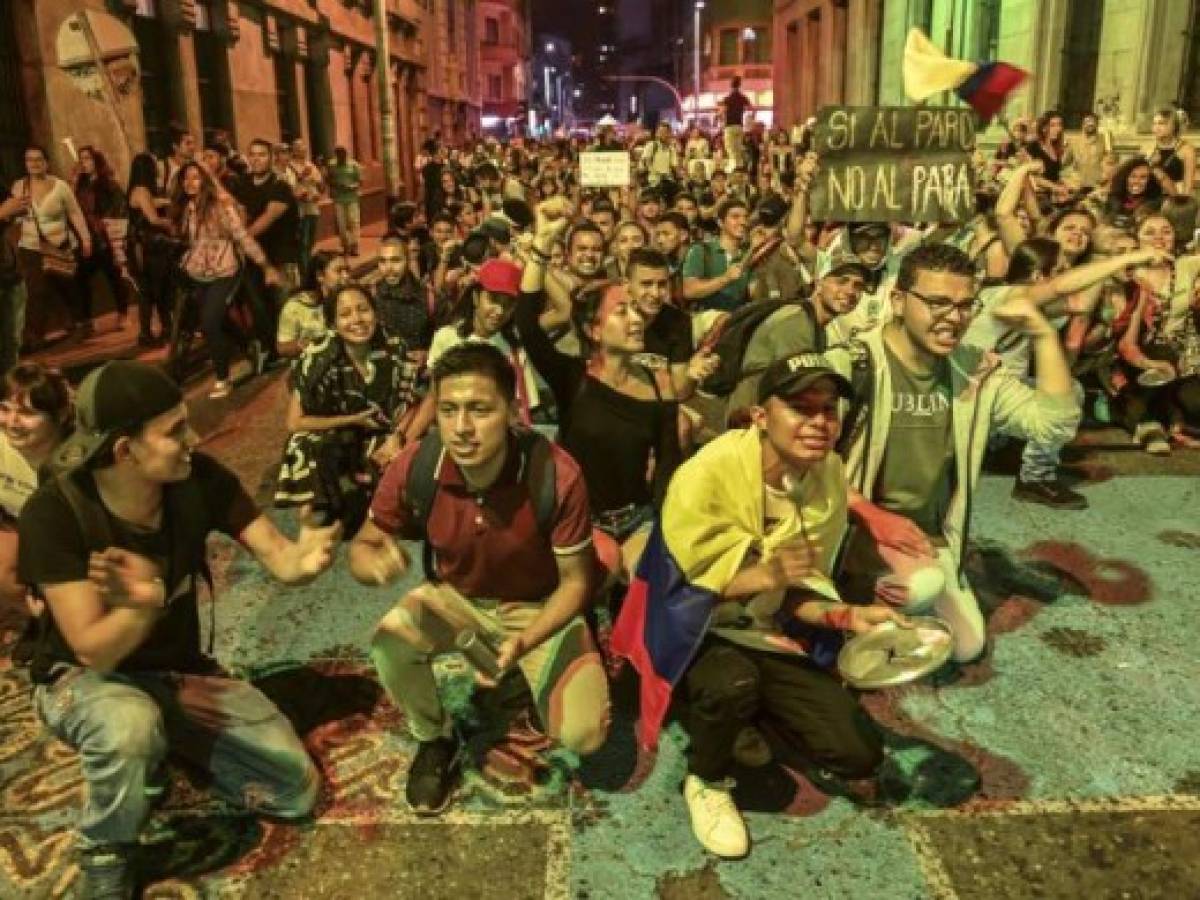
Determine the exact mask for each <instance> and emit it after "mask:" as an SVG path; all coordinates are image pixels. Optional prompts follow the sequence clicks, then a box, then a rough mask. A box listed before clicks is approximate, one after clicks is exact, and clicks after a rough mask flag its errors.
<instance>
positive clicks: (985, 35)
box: [975, 0, 1000, 61]
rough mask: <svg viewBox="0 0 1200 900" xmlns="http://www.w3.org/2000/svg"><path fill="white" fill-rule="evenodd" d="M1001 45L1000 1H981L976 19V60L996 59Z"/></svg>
mask: <svg viewBox="0 0 1200 900" xmlns="http://www.w3.org/2000/svg"><path fill="white" fill-rule="evenodd" d="M999 45H1000V0H980V3H979V8H978V10H977V11H976V19H975V59H980V60H985V61H987V60H993V59H995V58H996V50H997V49H998V47H999Z"/></svg>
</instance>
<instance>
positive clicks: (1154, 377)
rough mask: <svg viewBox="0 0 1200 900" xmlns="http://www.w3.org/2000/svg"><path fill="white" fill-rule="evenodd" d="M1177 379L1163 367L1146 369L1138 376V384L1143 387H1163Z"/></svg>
mask: <svg viewBox="0 0 1200 900" xmlns="http://www.w3.org/2000/svg"><path fill="white" fill-rule="evenodd" d="M1174 380H1175V379H1174V378H1173V377H1172V376H1170V375H1168V374H1167V373H1166V372H1164V371H1163V370H1162V369H1146V370H1145V371H1143V372H1142V374H1140V375H1139V376H1138V384H1140V385H1141V386H1142V387H1162V386H1163V385H1164V384H1170V383H1171V382H1172V381H1174Z"/></svg>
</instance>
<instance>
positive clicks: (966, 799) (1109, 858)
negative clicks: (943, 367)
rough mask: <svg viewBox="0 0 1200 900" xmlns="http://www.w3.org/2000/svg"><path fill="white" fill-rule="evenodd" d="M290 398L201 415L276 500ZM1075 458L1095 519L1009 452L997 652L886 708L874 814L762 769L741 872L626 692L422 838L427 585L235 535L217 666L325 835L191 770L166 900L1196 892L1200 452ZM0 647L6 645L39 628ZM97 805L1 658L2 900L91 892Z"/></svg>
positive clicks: (182, 784)
mask: <svg viewBox="0 0 1200 900" xmlns="http://www.w3.org/2000/svg"><path fill="white" fill-rule="evenodd" d="M284 390H285V388H284V384H283V378H282V376H279V375H276V376H274V377H273V378H270V379H255V380H252V381H250V382H248V383H246V384H244V385H242V386H241V387H240V388H239V389H238V390H237V391H236V392H235V394H234V396H233V397H231V398H230V399H229V400H226V401H221V402H219V403H212V402H211V401H207V400H206V399H197V400H195V401H194V402H193V404H192V406H193V413H194V415H195V417H196V420H197V422H198V423H199V424H200V427H201V431H202V433H203V434H204V435H205V437H206V443H205V449H206V450H207V451H209V452H212V453H214V454H215V455H217V456H218V457H220V458H221V459H223V460H225V461H226V462H228V463H229V464H230V465H232V466H233V467H234V468H235V469H236V470H237V471H238V473H239V475H240V476H241V477H242V479H243V481H244V482H245V483H246V485H247V486H248V488H249V489H250V490H251V491H252V492H253V493H255V494H256V495H257V496H258V497H259V499H260V501H265V500H267V499H268V498H269V492H270V483H271V478H272V472H273V467H274V465H276V464H277V462H278V459H279V454H280V450H281V448H282V446H283V440H284V430H283V425H282V417H283V405H284V399H285V398H284ZM1068 460H1069V471H1070V472H1071V474H1072V475H1073V476H1074V477H1075V478H1077V479H1079V481H1080V485H1079V488H1080V490H1082V491H1083V493H1084V494H1085V495H1086V496H1087V497H1088V499H1089V500H1090V501H1091V508H1090V509H1088V510H1086V511H1083V512H1054V511H1051V510H1047V509H1045V508H1042V507H1037V506H1030V505H1026V504H1020V503H1017V502H1016V501H1013V500H1012V499H1011V498H1010V497H1009V491H1010V489H1011V486H1012V475H1011V465H1010V464H1011V459H1001V460H999V461H998V463H997V469H998V470H997V471H995V472H993V473H992V474H989V475H988V476H986V477H985V479H984V481H983V485H982V489H981V491H980V493H979V497H978V499H977V503H976V509H975V517H974V529H973V534H974V536H975V546H974V548H973V551H972V553H971V556H970V560H969V565H968V569H969V572H970V575H971V577H972V580H973V582H974V583H975V584H976V586H977V588H978V590H979V594H980V597H981V600H982V602H983V605H984V606H985V609H986V613H987V615H988V618H989V633H990V637H991V651H990V653H989V655H988V657H987V658H986V659H985V661H983V662H981V663H978V664H976V665H973V666H969V667H967V668H966V669H964V670H963V671H962V672H961V673H959V677H958V678H957V679H953V680H951V679H946V680H945V681H944V683H937V684H934V683H923V684H920V685H916V686H912V687H908V688H904V689H899V690H893V691H886V692H880V693H876V694H872V695H870V696H869V697H867V698H866V703H867V706H868V708H869V709H870V710H871V711H872V713H873V714H874V715H875V716H876V718H877V719H878V720H879V721H880V722H881V723H882V724H883V726H884V727H885V729H886V731H887V742H888V747H889V753H890V756H891V761H890V762H889V764H888V771H887V774H886V776H885V778H884V779H883V780H882V781H883V785H882V789H881V791H880V792H879V795H877V796H875V797H873V798H871V797H865V798H864V797H861V796H860V797H856V798H853V799H850V798H846V797H843V796H839V795H837V794H836V793H835V792H834V789H833V788H832V786H830V785H827V784H825V783H824V782H823V781H822V780H821V779H819V778H818V777H817V776H816V774H815V773H807V772H806V771H805V767H804V766H803V764H802V761H796V760H791V759H777V760H776V762H775V763H774V764H772V765H771V766H768V767H766V768H762V769H755V770H750V769H747V770H745V771H743V772H740V773H739V776H738V787H737V796H738V798H739V802H740V804H741V805H742V806H743V808H745V809H747V810H750V812H749V813H748V815H747V819H748V822H749V826H750V830H751V833H752V836H753V841H754V846H753V850H752V852H751V855H750V856H749V858H748V859H746V860H744V861H740V862H719V861H717V860H714V859H713V858H711V857H708V856H706V855H705V853H704V852H703V851H702V850H701V849H700V848H699V846H698V845H697V844H696V842H695V841H694V839H693V838H692V836H691V833H690V830H689V826H688V820H687V815H686V812H685V810H684V807H683V802H682V799H681V797H680V796H679V793H678V785H679V783H680V781H681V779H682V774H683V770H684V759H683V753H682V750H683V746H684V745H683V738H682V734H681V732H680V731H679V728H678V725H671V726H670V727H669V728H668V730H667V733H666V736H665V738H664V740H663V743H662V746H661V747H660V749H659V751H658V754H657V759H655V760H651V759H647V758H644V757H639V755H638V753H637V751H636V749H635V746H634V741H633V739H632V715H633V713H634V707H633V703H632V699H633V696H634V685H633V683H632V681H631V680H630V679H629V677H628V673H627V672H625V673H623V674H622V675H620V676H619V677H618V678H617V680H616V683H615V685H614V706H615V712H614V726H613V736H612V738H611V740H610V742H609V745H608V746H606V747H605V748H604V749H603V750H602V751H601V752H600V753H599V754H597V755H596V756H595V757H592V758H591V759H588V760H584V761H583V762H582V764H580V761H578V760H575V759H573V758H571V757H570V756H569V755H566V754H562V753H556V754H552V755H550V756H549V758H541V757H540V756H539V755H537V754H536V753H532V752H526V750H525V749H522V745H521V744H520V741H518V740H516V739H513V738H511V737H510V739H509V741H508V744H507V758H508V761H509V762H510V763H511V767H512V768H513V769H514V770H520V769H521V768H522V765H523V764H524V765H525V766H526V768H528V767H530V766H535V767H536V768H537V770H538V776H539V777H538V783H537V784H536V785H534V786H532V787H529V786H528V784H526V783H525V782H522V781H521V780H520V779H519V778H518V779H516V780H515V781H514V782H513V783H510V784H509V785H508V786H507V789H505V790H502V789H500V787H498V786H497V785H498V782H497V779H496V778H494V777H485V776H484V775H482V774H481V771H480V767H479V766H472V768H471V771H470V772H469V773H468V778H467V782H466V784H465V786H464V790H463V792H462V796H461V797H460V800H459V802H458V804H457V806H456V807H455V812H454V813H453V814H452V815H450V816H448V817H446V818H443V819H438V820H418V819H414V818H413V817H412V816H410V815H409V814H408V813H407V812H406V810H405V808H404V803H403V784H404V774H405V770H406V767H407V765H408V762H409V760H410V758H411V754H412V750H413V747H412V744H411V742H410V741H409V740H408V739H407V737H406V736H405V733H404V730H403V721H402V716H401V714H400V713H399V712H398V711H397V710H396V709H395V708H394V707H393V706H392V705H391V704H390V702H389V701H388V700H387V699H386V697H384V696H383V695H382V694H381V692H380V690H379V687H378V684H377V682H376V681H375V679H374V678H373V675H372V673H371V670H370V667H369V662H368V660H367V657H366V652H365V650H366V646H367V642H368V640H369V636H370V633H371V628H372V626H373V624H374V623H375V622H376V621H377V620H378V618H379V617H380V616H381V615H382V614H383V612H384V611H385V610H387V609H388V608H389V606H390V605H391V603H392V602H393V601H394V599H395V598H396V596H397V595H398V594H400V593H401V592H402V591H403V590H404V589H405V587H407V586H408V585H410V584H412V583H414V582H415V580H416V578H417V577H418V576H417V574H416V573H413V574H412V575H410V577H409V578H408V579H407V580H406V582H405V584H404V585H401V586H400V587H398V588H392V589H388V590H382V589H379V590H376V589H367V588H362V587H360V586H358V585H356V584H355V583H353V582H352V581H351V579H350V578H349V575H348V573H347V571H346V567H345V561H344V559H340V560H339V561H338V563H337V564H336V567H335V569H334V570H333V571H331V572H330V573H328V574H327V575H325V576H324V577H322V578H321V579H320V580H318V581H317V582H316V583H314V584H312V585H310V586H308V587H304V588H294V589H281V588H279V587H278V586H277V585H275V584H273V583H272V582H271V581H270V580H269V579H268V578H267V577H266V576H265V575H264V573H263V572H262V571H261V569H260V568H259V567H258V566H257V565H256V564H254V563H252V562H251V561H250V560H249V558H248V557H247V556H246V555H245V554H244V553H242V552H241V551H239V550H238V549H236V548H235V547H234V546H233V545H232V544H231V543H230V542H228V541H224V540H215V539H214V541H213V545H212V550H213V554H214V558H215V561H216V564H215V566H214V570H215V573H216V576H217V581H218V589H217V593H218V595H219V602H218V603H217V606H216V619H215V621H216V653H217V656H218V658H219V659H220V661H221V662H222V663H223V664H224V665H226V666H227V667H229V668H230V669H231V670H233V671H236V672H238V673H241V674H244V675H246V676H247V677H250V678H253V679H254V680H255V681H256V683H257V684H259V685H260V686H261V687H262V688H263V690H264V691H266V692H267V693H268V694H269V695H270V696H272V697H274V698H275V699H276V700H277V702H278V703H280V705H281V706H282V707H283V708H284V709H285V711H287V712H288V713H289V715H291V716H293V718H294V719H295V721H296V722H297V727H298V730H299V731H300V733H301V734H302V735H303V736H304V738H305V741H306V743H307V745H308V746H309V748H310V750H311V751H312V752H313V754H314V756H315V757H316V758H317V760H318V761H319V763H320V765H321V767H322V769H323V771H324V774H325V777H326V788H325V792H324V795H323V797H322V800H321V803H320V806H319V809H318V816H317V818H316V820H315V822H313V823H312V824H309V825H303V826H285V825H280V824H275V823H269V822H258V821H256V820H253V819H249V818H246V817H242V816H239V815H238V814H237V813H236V811H234V810H230V809H227V808H225V807H223V806H222V805H221V804H220V803H218V802H217V801H214V800H212V799H210V798H209V797H208V796H207V795H206V794H204V793H203V791H202V789H201V787H200V786H198V785H197V784H196V783H195V778H196V776H195V775H194V774H193V773H187V772H184V771H182V770H178V771H173V775H174V776H175V777H174V778H173V781H172V787H171V790H170V792H169V796H168V799H167V801H166V803H165V804H164V807H163V808H162V809H161V810H160V812H159V813H158V814H157V815H156V817H155V821H154V824H153V828H152V829H151V830H150V833H149V834H148V837H147V840H148V841H151V842H155V841H157V842H159V843H154V844H152V848H159V849H157V850H153V851H152V852H151V854H150V856H151V858H152V860H153V864H154V865H153V868H154V871H155V877H156V878H158V879H160V880H159V881H158V882H157V883H156V885H155V886H154V888H153V889H152V891H151V893H150V894H149V895H150V896H153V897H156V898H159V897H194V896H230V897H286V898H308V897H313V898H343V897H344V898H361V897H374V896H391V897H414V898H415V897H431V898H443V897H444V898H473V897H481V898H482V897H506V898H508V897H513V898H525V897H528V898H540V897H573V898H580V900H585V898H586V900H600V898H613V900H617V898H621V900H625V898H641V897H660V898H680V900H683V898H687V900H709V898H724V897H736V898H773V897H801V896H802V897H812V898H872V900H876V898H878V900H892V898H895V900H909V898H911V900H917V898H926V897H937V898H963V900H996V898H1002V900H1006V898H1014V900H1023V898H1034V897H1038V898H1082V897H1086V898H1093V897H1095V898H1119V897H1128V898H1158V897H1163V898H1190V897H1198V896H1200V866H1197V864H1196V860H1197V859H1200V828H1198V827H1197V826H1200V758H1198V757H1197V752H1196V742H1195V715H1196V710H1197V708H1200V677H1198V676H1200V662H1198V661H1197V659H1198V657H1197V653H1196V649H1195V646H1196V637H1197V628H1196V625H1195V621H1196V617H1195V610H1196V608H1197V603H1198V602H1200V592H1198V590H1197V588H1196V586H1195V580H1196V579H1195V576H1196V573H1197V571H1200V569H1198V567H1197V561H1198V559H1200V517H1198V516H1197V513H1196V510H1197V503H1198V501H1200V489H1198V487H1197V485H1198V483H1200V482H1198V481H1197V478H1196V475H1197V474H1200V453H1194V452H1193V453H1179V452H1177V453H1176V454H1175V455H1174V456H1173V457H1172V458H1170V459H1169V460H1151V459H1149V458H1147V457H1146V456H1145V455H1143V454H1141V453H1139V452H1137V451H1135V450H1134V449H1132V448H1130V447H1128V446H1127V445H1126V444H1125V443H1124V440H1123V438H1122V437H1121V436H1120V435H1118V434H1117V433H1116V432H1113V431H1111V430H1106V431H1091V432H1087V433H1085V434H1084V435H1083V436H1082V438H1081V441H1080V442H1079V444H1078V445H1077V446H1076V447H1074V448H1072V449H1071V451H1070V453H1069V455H1068ZM280 521H281V523H282V524H283V526H284V527H285V528H289V529H291V528H294V527H295V524H294V522H292V521H290V519H289V518H288V517H287V516H280ZM410 549H411V548H410ZM414 558H416V559H419V554H415V555H414ZM207 618H208V617H207V609H205V610H204V611H202V619H203V620H204V622H205V628H206V629H207V627H208V623H207ZM0 624H3V625H4V627H5V629H6V630H7V634H8V635H9V637H11V631H12V629H14V628H16V627H18V625H19V617H18V616H17V615H16V614H15V612H14V611H11V610H10V611H8V614H7V615H6V616H5V617H4V618H3V620H2V622H0ZM0 636H2V635H0ZM440 676H441V679H442V681H443V683H444V685H445V688H446V692H447V697H448V703H449V705H450V706H451V708H452V709H454V710H456V711H457V712H458V714H460V715H462V716H464V717H466V715H467V710H466V701H467V698H468V696H469V694H470V692H471V689H472V687H471V680H470V678H469V676H468V674H467V673H466V671H465V669H464V668H463V666H462V665H461V663H460V662H458V661H457V660H455V659H453V658H450V659H448V660H447V661H446V662H445V664H444V665H443V666H442V668H441V670H440ZM80 792H81V785H80V782H79V778H78V769H77V766H76V764H75V760H74V758H73V756H72V754H71V753H70V752H69V751H67V750H66V748H64V747H63V746H62V745H61V744H58V743H57V742H55V741H52V740H49V739H47V738H46V737H45V736H44V735H43V734H42V733H41V732H40V730H39V729H38V727H37V723H36V721H35V719H34V718H33V714H32V711H31V710H30V708H29V705H28V700H27V685H26V684H25V681H24V676H23V674H22V673H20V672H18V671H13V670H11V669H9V668H8V665H7V661H4V663H3V664H2V668H0V896H2V897H6V898H7V897H31V898H32V897H49V896H57V895H59V894H60V893H61V892H62V891H64V890H66V889H67V888H68V886H69V884H70V883H71V881H72V879H73V878H74V874H75V871H74V869H73V867H72V857H71V853H70V844H69V826H70V822H71V820H72V815H73V812H74V809H75V808H76V806H77V804H78V802H79V797H80ZM168 838H169V839H170V840H171V843H170V844H166V843H162V842H163V841H165V840H167V839H168ZM168 847H169V848H170V850H169V852H168Z"/></svg>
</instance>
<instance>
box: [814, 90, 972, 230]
mask: <svg viewBox="0 0 1200 900" xmlns="http://www.w3.org/2000/svg"><path fill="white" fill-rule="evenodd" d="M975 124H976V118H975V113H974V112H973V111H972V110H969V109H954V108H936V109H935V108H931V107H916V108H914V107H886V106H828V107H826V108H825V109H823V110H821V112H820V114H819V115H818V116H817V127H816V133H815V138H816V140H815V144H814V149H815V150H816V152H817V153H818V154H819V155H820V157H821V166H820V169H819V170H818V172H817V177H816V179H815V181H814V183H813V186H812V188H811V192H810V200H809V203H810V209H811V210H812V216H813V218H814V219H816V220H818V221H828V222H964V221H966V220H967V219H969V218H970V217H971V216H972V215H974V213H975V172H974V168H973V165H972V162H971V154H972V153H973V152H974V149H975Z"/></svg>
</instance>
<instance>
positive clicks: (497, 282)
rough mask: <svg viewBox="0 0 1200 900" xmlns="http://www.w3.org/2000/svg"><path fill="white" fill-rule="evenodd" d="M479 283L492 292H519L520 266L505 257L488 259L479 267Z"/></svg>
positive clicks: (511, 294)
mask: <svg viewBox="0 0 1200 900" xmlns="http://www.w3.org/2000/svg"><path fill="white" fill-rule="evenodd" d="M479 285H480V287H482V288H483V289H484V290H485V291H491V292H492V293H494V294H508V295H510V296H512V297H516V296H517V295H518V294H520V293H521V267H520V266H518V265H517V264H516V263H514V262H509V261H508V260H507V259H489V260H488V261H487V262H485V263H484V264H483V265H482V266H480V267H479Z"/></svg>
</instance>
